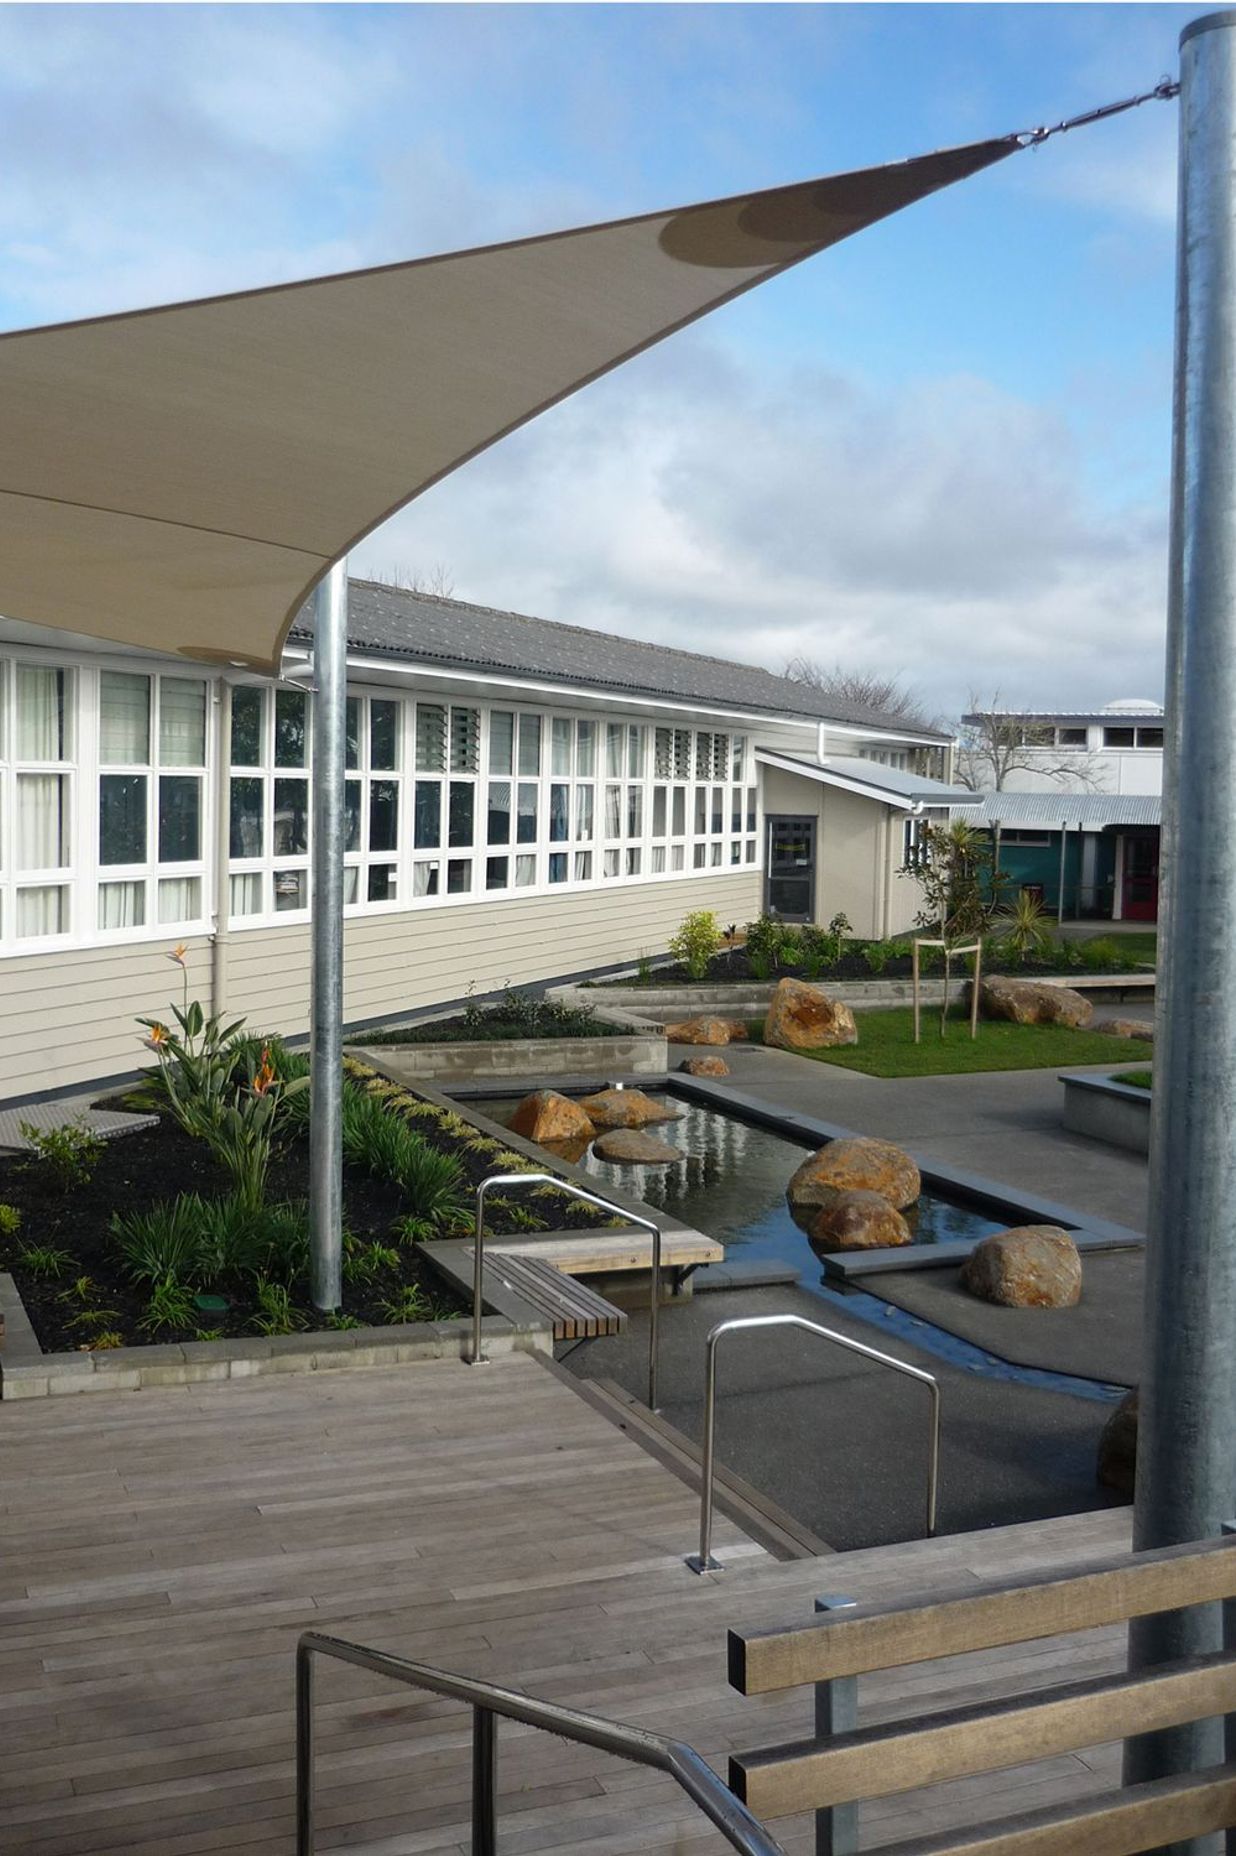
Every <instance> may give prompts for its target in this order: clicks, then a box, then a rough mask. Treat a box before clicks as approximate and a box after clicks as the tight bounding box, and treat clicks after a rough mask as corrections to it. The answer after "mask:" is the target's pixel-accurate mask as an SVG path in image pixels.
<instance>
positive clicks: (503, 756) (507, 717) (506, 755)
mask: <svg viewBox="0 0 1236 1856" xmlns="http://www.w3.org/2000/svg"><path fill="white" fill-rule="evenodd" d="M514 752H515V717H514V716H513V715H512V714H511V711H510V710H509V709H494V710H493V711H492V712H491V714H490V717H489V771H490V772H491V773H513V772H514V762H513V760H512V756H513V754H514Z"/></svg>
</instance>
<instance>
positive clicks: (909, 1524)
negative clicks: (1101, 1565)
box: [564, 1287, 1115, 1553]
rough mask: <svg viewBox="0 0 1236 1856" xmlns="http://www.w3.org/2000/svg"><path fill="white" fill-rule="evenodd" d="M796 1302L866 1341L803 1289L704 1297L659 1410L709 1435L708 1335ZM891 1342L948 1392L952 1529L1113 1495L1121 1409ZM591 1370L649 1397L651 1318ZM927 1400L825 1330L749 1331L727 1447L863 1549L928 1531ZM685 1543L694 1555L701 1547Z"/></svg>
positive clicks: (790, 1309)
mask: <svg viewBox="0 0 1236 1856" xmlns="http://www.w3.org/2000/svg"><path fill="white" fill-rule="evenodd" d="M770 1313H795V1314H801V1315H805V1316H806V1317H807V1319H808V1320H813V1321H817V1322H823V1324H824V1325H825V1326H828V1327H834V1328H837V1329H839V1330H840V1331H842V1332H844V1333H847V1334H849V1335H852V1336H853V1338H855V1339H856V1340H860V1341H864V1342H865V1343H866V1344H868V1345H877V1346H879V1345H881V1342H882V1337H881V1336H880V1335H879V1334H878V1333H877V1332H876V1331H875V1330H874V1329H873V1328H872V1327H871V1325H870V1324H868V1323H867V1322H864V1321H861V1320H858V1319H855V1318H853V1317H850V1316H848V1315H846V1314H845V1313H844V1311H838V1310H837V1309H836V1308H835V1306H833V1305H832V1304H825V1303H823V1302H822V1301H821V1300H820V1299H819V1298H818V1297H816V1296H813V1295H812V1294H811V1293H810V1291H808V1290H804V1289H799V1288H794V1287H778V1288H769V1289H758V1290H757V1289H745V1290H737V1291H729V1292H718V1293H709V1294H707V1295H699V1296H697V1297H695V1298H693V1299H692V1300H690V1301H685V1302H682V1303H680V1304H677V1305H674V1306H671V1307H668V1308H667V1309H666V1310H665V1311H664V1316H663V1319H662V1323H661V1369H660V1371H661V1410H662V1413H663V1415H664V1416H665V1417H666V1418H667V1419H668V1420H669V1421H670V1423H672V1424H674V1425H676V1426H677V1427H678V1428H679V1429H680V1430H681V1431H684V1432H685V1433H686V1434H687V1436H689V1437H692V1438H694V1439H695V1440H696V1441H697V1442H699V1441H700V1439H701V1436H702V1431H703V1375H704V1341H705V1337H706V1335H707V1333H708V1331H709V1330H710V1329H711V1328H712V1327H713V1326H714V1325H715V1324H716V1323H717V1322H719V1321H722V1320H726V1319H728V1318H729V1317H731V1316H733V1315H740V1314H741V1315H749V1314H770ZM882 1344H883V1350H884V1351H887V1352H890V1353H893V1354H895V1355H896V1356H897V1357H899V1358H903V1359H905V1360H907V1361H908V1362H909V1363H910V1364H911V1365H915V1366H920V1367H922V1368H924V1369H925V1370H926V1371H928V1372H930V1373H932V1374H934V1375H935V1377H936V1379H937V1381H938V1383H939V1385H940V1391H941V1406H942V1424H941V1465H940V1517H939V1528H938V1531H939V1532H940V1533H956V1532H962V1531H966V1530H969V1529H973V1528H981V1527H1001V1526H1005V1525H1008V1524H1010V1523H1013V1522H1019V1521H1034V1520H1041V1519H1043V1518H1045V1517H1048V1516H1051V1515H1058V1514H1073V1513H1080V1512H1083V1511H1086V1510H1089V1509H1093V1508H1103V1507H1108V1506H1113V1505H1115V1504H1114V1502H1113V1500H1112V1498H1111V1497H1110V1496H1109V1495H1108V1493H1107V1492H1106V1491H1104V1490H1102V1489H1100V1488H1099V1487H1098V1486H1097V1484H1096V1482H1095V1475H1094V1470H1095V1452H1096V1449H1097V1446H1098V1439H1099V1433H1100V1431H1101V1430H1102V1428H1103V1425H1104V1423H1105V1422H1106V1419H1107V1418H1108V1416H1109V1415H1110V1412H1111V1410H1112V1409H1113V1408H1114V1407H1112V1406H1111V1405H1106V1404H1102V1403H1098V1402H1095V1401H1091V1400H1086V1399H1081V1398H1075V1397H1072V1396H1070V1395H1067V1394H1063V1393H1058V1392H1047V1391H1039V1390H1037V1389H1035V1388H1031V1387H1026V1386H1023V1385H1016V1384H1010V1383H1008V1382H1005V1381H999V1380H993V1379H988V1378H985V1377H983V1376H982V1375H980V1374H977V1373H972V1372H969V1371H963V1370H960V1369H958V1368H955V1367H952V1366H949V1365H946V1364H944V1363H943V1362H942V1361H940V1360H939V1359H936V1358H935V1357H933V1356H931V1355H929V1354H926V1353H924V1352H922V1351H920V1350H919V1349H918V1348H915V1347H913V1346H911V1345H909V1344H906V1343H903V1342H902V1341H901V1340H898V1341H896V1342H895V1343H892V1342H889V1341H887V1340H883V1343H882ZM564 1363H565V1364H566V1365H567V1366H568V1368H569V1369H570V1370H571V1371H573V1372H575V1373H577V1374H579V1375H580V1376H581V1377H586V1378H593V1379H603V1378H610V1379H614V1380H617V1381H618V1382H619V1383H620V1384H621V1385H623V1386H625V1387H626V1388H627V1389H628V1390H629V1391H631V1392H633V1393H635V1394H636V1395H637V1396H638V1397H640V1398H641V1399H642V1398H643V1397H644V1396H645V1393H646V1372H647V1325H646V1317H645V1316H643V1315H641V1314H636V1313H634V1312H633V1313H632V1314H631V1316H630V1321H629V1325H628V1328H627V1331H626V1333H625V1334H623V1335H620V1336H614V1337H611V1338H608V1339H604V1340H598V1341H593V1342H588V1343H586V1344H585V1345H583V1346H581V1347H577V1348H576V1349H575V1350H574V1351H573V1352H570V1353H569V1355H567V1357H566V1358H565V1360H564ZM928 1408H929V1400H928V1396H927V1394H926V1392H925V1390H924V1389H923V1388H922V1387H920V1386H917V1385H915V1384H913V1383H912V1382H911V1381H909V1380H906V1379H904V1378H902V1377H900V1376H899V1375H897V1374H895V1373H893V1372H891V1371H889V1369H887V1368H885V1367H878V1366H874V1365H872V1364H869V1363H868V1362H866V1361H864V1360H860V1359H857V1358H855V1357H854V1356H853V1355H851V1354H848V1353H845V1352H843V1351H842V1350H841V1349H840V1348H836V1347H833V1346H830V1344H829V1343H828V1342H826V1341H823V1340H820V1339H818V1338H816V1337H815V1336H813V1335H808V1334H803V1333H798V1332H795V1331H794V1330H793V1329H786V1330H784V1331H782V1332H773V1333H768V1332H765V1333H755V1334H738V1335H735V1336H733V1337H732V1338H730V1339H728V1340H726V1341H723V1342H722V1343H721V1352H720V1357H719V1363H718V1398H717V1455H718V1458H719V1460H720V1461H721V1462H722V1463H724V1464H725V1465H726V1466H727V1467H728V1468H730V1469H732V1470H734V1471H736V1472H737V1473H738V1474H739V1475H741V1476H744V1477H746V1479H747V1480H748V1481H749V1482H751V1483H753V1484H754V1485H755V1487H756V1488H758V1489H760V1490H762V1491H763V1492H765V1493H766V1494H768V1495H769V1496H771V1497H772V1499H773V1500H774V1501H776V1502H779V1503H780V1504H781V1505H782V1506H783V1507H784V1508H786V1509H788V1511H789V1512H790V1513H791V1514H793V1515H795V1516H796V1517H797V1518H798V1519H799V1520H801V1521H803V1522H804V1523H805V1524H806V1525H807V1526H808V1527H810V1528H812V1529H813V1530H814V1531H815V1532H816V1533H817V1534H819V1535H820V1536H821V1537H822V1538H823V1539H824V1540H826V1541H828V1542H829V1544H830V1545H832V1546H834V1547H836V1548H838V1549H850V1548H855V1547H866V1546H873V1545H879V1544H884V1543H886V1542H889V1541H895V1540H910V1539H914V1538H917V1537H919V1536H920V1535H921V1534H922V1533H923V1532H924V1514H925V1502H926V1474H927V1456H928V1452H927V1439H928V1430H929V1427H928ZM693 1545H694V1543H693V1542H684V1544H683V1551H684V1553H685V1552H687V1551H689V1550H690V1549H691V1548H692V1547H693Z"/></svg>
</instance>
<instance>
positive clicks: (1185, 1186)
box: [1126, 12, 1236, 1851]
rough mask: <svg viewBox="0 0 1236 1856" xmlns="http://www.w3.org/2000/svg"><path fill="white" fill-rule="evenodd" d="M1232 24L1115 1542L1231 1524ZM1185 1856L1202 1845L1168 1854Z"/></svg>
mask: <svg viewBox="0 0 1236 1856" xmlns="http://www.w3.org/2000/svg"><path fill="white" fill-rule="evenodd" d="M1234 27H1236V13H1234V12H1222V13H1211V14H1208V15H1206V16H1205V17H1203V18H1201V19H1197V20H1194V21H1193V22H1192V23H1191V24H1190V25H1189V26H1187V27H1186V28H1185V30H1184V32H1183V33H1182V35H1181V73H1180V76H1181V87H1180V155H1181V161H1180V221H1179V232H1178V246H1177V292H1176V376H1175V406H1174V418H1173V465H1172V536H1171V566H1170V584H1169V595H1168V691H1167V725H1166V726H1167V735H1166V740H1167V751H1166V753H1165V755H1164V767H1163V772H1164V806H1163V844H1164V862H1165V870H1166V881H1165V884H1164V889H1163V892H1162V903H1163V907H1162V909H1161V912H1160V923H1159V948H1160V956H1159V985H1158V1003H1157V1024H1156V1028H1155V1065H1154V1069H1155V1079H1154V1098H1153V1119H1152V1128H1151V1147H1150V1223H1149V1228H1148V1229H1149V1237H1148V1244H1147V1258H1146V1366H1145V1371H1144V1373H1143V1377H1142V1385H1141V1400H1140V1427H1139V1428H1140V1437H1139V1443H1138V1465H1137V1501H1136V1509H1135V1515H1134V1544H1135V1546H1136V1547H1137V1548H1139V1549H1142V1548H1150V1547H1161V1546H1166V1545H1170V1544H1172V1543H1173V1542H1177V1541H1186V1540H1201V1539H1205V1538H1207V1537H1209V1536H1213V1535H1217V1534H1218V1533H1219V1532H1220V1529H1221V1527H1222V1524H1223V1522H1224V1521H1225V1520H1228V1519H1229V1518H1230V1517H1231V1516H1232V1515H1233V1514H1234V1513H1236V943H1234V942H1233V938H1232V933H1233V923H1234V922H1236V832H1233V828H1232V821H1233V819H1234V818H1236V32H1234V31H1233V28H1234ZM1221 1644H1222V1621H1221V1616H1220V1608H1219V1606H1217V1605H1214V1606H1204V1607H1195V1608H1194V1609H1192V1610H1190V1611H1182V1612H1173V1613H1168V1614H1167V1615H1165V1616H1163V1617H1158V1618H1146V1619H1140V1620H1138V1621H1137V1622H1136V1623H1134V1624H1133V1626H1132V1627H1131V1635H1130V1651H1131V1656H1132V1660H1133V1662H1134V1665H1135V1666H1137V1667H1146V1666H1149V1665H1152V1664H1155V1663H1160V1662H1164V1661H1167V1660H1171V1659H1174V1658H1177V1657H1181V1656H1191V1655H1196V1654H1198V1653H1201V1652H1205V1651H1212V1650H1217V1649H1219V1648H1220V1647H1221ZM1222 1759H1223V1733H1222V1723H1221V1722H1218V1721H1214V1722H1204V1723H1200V1724H1198V1725H1196V1726H1189V1727H1183V1728H1176V1729H1172V1730H1170V1731H1167V1732H1164V1733H1160V1734H1154V1735H1147V1736H1144V1737H1143V1738H1141V1739H1139V1740H1136V1741H1132V1742H1130V1744H1129V1749H1128V1755H1127V1759H1126V1771H1127V1772H1128V1775H1129V1776H1130V1777H1131V1778H1135V1779H1149V1778H1154V1777H1158V1776H1160V1775H1163V1774H1165V1773H1168V1772H1179V1771H1188V1770H1195V1769H1197V1768H1198V1767H1200V1766H1206V1765H1213V1764H1218V1763H1219V1762H1221V1761H1222ZM1174 1847H1178V1848H1180V1849H1188V1850H1196V1851H1201V1850H1203V1849H1206V1850H1208V1849H1209V1848H1210V1847H1211V1842H1210V1840H1209V1839H1200V1840H1198V1841H1196V1842H1193V1843H1189V1844H1182V1845H1179V1846H1174Z"/></svg>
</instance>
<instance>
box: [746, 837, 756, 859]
mask: <svg viewBox="0 0 1236 1856" xmlns="http://www.w3.org/2000/svg"><path fill="white" fill-rule="evenodd" d="M747 862H748V863H749V864H753V863H754V862H755V839H754V838H748V839H747Z"/></svg>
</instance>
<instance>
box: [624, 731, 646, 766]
mask: <svg viewBox="0 0 1236 1856" xmlns="http://www.w3.org/2000/svg"><path fill="white" fill-rule="evenodd" d="M643 771H644V731H643V729H642V728H636V727H635V726H634V725H632V727H630V728H629V729H628V730H627V778H628V779H629V780H638V779H639V778H640V776H641V775H642V773H643Z"/></svg>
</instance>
